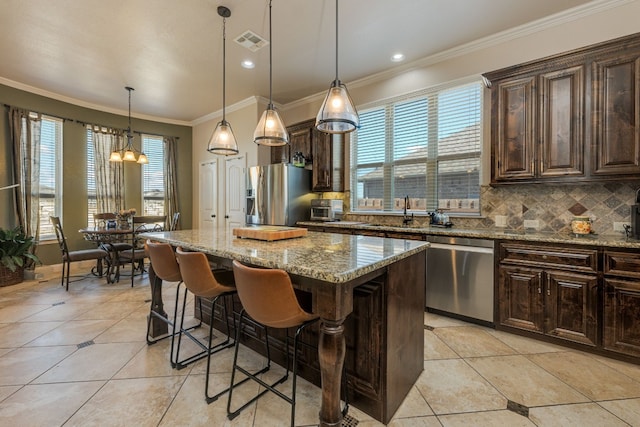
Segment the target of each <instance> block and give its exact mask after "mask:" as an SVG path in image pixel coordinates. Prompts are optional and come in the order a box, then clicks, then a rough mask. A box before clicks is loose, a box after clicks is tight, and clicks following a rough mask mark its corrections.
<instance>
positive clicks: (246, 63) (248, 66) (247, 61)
mask: <svg viewBox="0 0 640 427" xmlns="http://www.w3.org/2000/svg"><path fill="white" fill-rule="evenodd" d="M240 65H241V66H242V68H246V69H248V70H251V69H253V68H256V64H255V63H254V62H253V61H252V60H250V59H245V60H244V61H242V62H241V63H240Z"/></svg>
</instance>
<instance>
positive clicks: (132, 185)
mask: <svg viewBox="0 0 640 427" xmlns="http://www.w3.org/2000/svg"><path fill="white" fill-rule="evenodd" d="M0 104H7V105H12V106H16V107H21V108H26V109H31V110H33V111H38V112H42V113H45V114H50V115H54V116H59V117H65V118H69V119H72V120H65V122H64V126H63V178H62V191H63V202H62V211H63V212H62V220H63V225H64V230H65V234H66V237H67V240H68V243H69V246H70V248H71V249H81V248H90V247H93V245H92V244H91V243H89V242H85V241H84V240H83V238H82V235H81V234H80V233H77V230H79V229H80V228H83V227H86V226H87V220H86V219H87V212H88V208H87V203H86V201H87V186H86V182H87V179H86V163H87V162H86V152H87V150H86V130H85V127H84V126H83V125H82V124H81V123H78V122H76V120H78V121H81V122H86V123H96V124H101V125H107V126H113V127H117V128H122V129H124V128H126V127H127V121H128V118H127V116H126V115H125V116H120V115H117V114H111V113H105V112H102V111H98V110H93V109H89V108H84V107H79V106H76V105H73V104H69V103H66V102H61V101H57V100H54V99H51V98H46V97H44V96H40V95H35V94H33V93H29V92H25V91H22V90H18V89H14V88H11V87H8V86H4V85H0ZM6 110H7V109H5V112H4V113H3V114H0V186H4V185H8V184H10V183H13V176H12V171H13V166H12V165H13V161H12V148H11V140H10V137H9V127H8V123H7V120H8V117H7V116H8V114H7V112H6ZM131 127H132V129H133V130H137V131H142V132H147V133H152V134H158V135H171V136H177V137H179V140H178V151H177V167H178V203H179V207H180V211H181V213H182V216H181V223H182V227H183V228H191V217H192V211H191V209H192V192H191V169H192V168H191V162H192V159H191V128H190V127H188V126H177V125H171V124H165V123H160V122H154V121H150V120H141V119H136V118H132V120H131ZM134 145H135V146H136V147H137V148H140V135H139V134H135V137H134ZM125 180H126V187H125V196H126V207H127V208H128V207H134V208H136V209H138V211H141V207H142V194H141V181H142V178H141V167H140V165H138V164H125ZM14 209H15V204H14V196H13V192H12V191H6V190H5V191H2V192H0V227H4V228H7V227H13V226H15V225H17V218H16V217H15V210H14ZM51 243H54V242H48V243H42V244H40V245H39V247H38V251H37V253H38V255H39V257H40V258H41V260H42V261H43V263H44V264H58V263H60V262H62V261H61V257H60V249H59V248H58V246H57V244H51Z"/></svg>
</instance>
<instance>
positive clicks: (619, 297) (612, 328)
mask: <svg viewBox="0 0 640 427" xmlns="http://www.w3.org/2000/svg"><path fill="white" fill-rule="evenodd" d="M604 290H605V292H604V336H603V344H604V348H605V349H606V350H611V351H615V352H617V353H624V354H628V355H631V356H640V282H638V281H632V280H617V279H608V278H605V279H604Z"/></svg>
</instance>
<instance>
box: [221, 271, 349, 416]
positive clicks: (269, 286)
mask: <svg viewBox="0 0 640 427" xmlns="http://www.w3.org/2000/svg"><path fill="white" fill-rule="evenodd" d="M233 273H234V278H235V284H236V289H237V290H238V298H240V302H241V303H242V311H241V312H240V317H239V319H238V323H237V325H236V346H235V353H234V356H233V368H232V371H231V384H230V386H229V400H228V401H227V414H228V415H227V417H228V418H229V419H230V420H233V419H234V418H235V417H237V416H238V415H239V414H240V412H241V411H242V410H243V409H245V408H246V407H247V406H249V405H250V404H251V403H253V402H254V401H256V400H257V399H259V398H260V397H261V396H263V395H264V394H265V393H267V392H269V391H271V392H273V393H275V394H276V395H277V396H279V397H280V398H282V399H284V400H285V401H286V402H288V403H289V404H290V405H291V420H290V421H291V426H292V427H293V426H294V423H295V417H296V379H297V372H298V366H297V361H298V344H299V336H300V333H301V332H302V331H303V330H304V329H305V328H306V327H307V326H309V325H311V324H312V323H315V322H317V321H318V320H319V317H318V316H317V315H315V314H313V313H308V312H306V311H304V310H303V309H302V307H300V304H299V302H298V299H297V297H296V294H295V291H294V289H293V284H292V283H291V278H290V277H289V274H288V273H287V272H286V271H284V270H279V269H268V268H253V267H248V266H245V265H243V264H241V263H240V262H238V261H236V260H234V261H233ZM247 316H248V317H250V318H251V319H253V320H254V321H255V322H256V323H257V324H259V325H262V326H263V327H264V328H265V346H266V350H267V367H269V365H270V364H271V358H270V352H269V334H268V333H267V331H268V328H274V329H286V330H287V335H286V339H285V341H286V342H285V346H286V348H285V352H286V358H287V360H286V362H285V363H286V364H285V369H286V372H285V374H284V375H283V376H282V377H281V378H279V379H277V380H276V381H275V382H273V383H271V384H268V383H266V382H265V381H263V380H262V379H261V378H260V377H259V376H258V375H256V374H252V373H250V372H249V371H248V370H247V369H245V368H243V367H241V366H239V365H238V350H239V348H240V334H241V332H242V324H243V322H244V320H245V318H246V317H247ZM289 328H295V333H294V336H293V363H292V377H293V378H292V392H291V395H290V396H288V395H286V394H284V393H282V392H281V391H280V390H278V389H276V388H275V387H276V386H277V385H278V384H281V383H283V382H285V381H286V380H287V379H288V378H289V340H290V337H289V333H288V331H289ZM236 371H240V372H241V373H242V374H244V375H245V378H244V380H246V379H247V378H250V379H252V380H254V381H255V382H257V383H258V384H260V386H261V387H262V388H263V390H261V391H260V392H259V393H258V394H257V395H256V396H255V397H253V398H252V399H251V400H249V401H248V402H246V403H244V404H243V405H242V406H240V407H239V408H238V409H236V410H234V411H231V400H232V395H233V389H234V387H235V386H236V385H238V384H234V381H235V377H236ZM347 409H348V404H346V405H345V408H344V409H343V415H344V414H346V413H347Z"/></svg>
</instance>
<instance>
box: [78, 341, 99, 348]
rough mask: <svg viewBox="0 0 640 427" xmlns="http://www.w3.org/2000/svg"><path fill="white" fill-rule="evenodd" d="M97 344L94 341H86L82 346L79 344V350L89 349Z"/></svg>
mask: <svg viewBox="0 0 640 427" xmlns="http://www.w3.org/2000/svg"><path fill="white" fill-rule="evenodd" d="M94 344H95V343H94V342H93V340H90V341H85V342H81V343H80V344H78V348H85V347H89V346H90V345H94Z"/></svg>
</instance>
